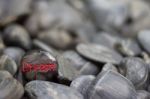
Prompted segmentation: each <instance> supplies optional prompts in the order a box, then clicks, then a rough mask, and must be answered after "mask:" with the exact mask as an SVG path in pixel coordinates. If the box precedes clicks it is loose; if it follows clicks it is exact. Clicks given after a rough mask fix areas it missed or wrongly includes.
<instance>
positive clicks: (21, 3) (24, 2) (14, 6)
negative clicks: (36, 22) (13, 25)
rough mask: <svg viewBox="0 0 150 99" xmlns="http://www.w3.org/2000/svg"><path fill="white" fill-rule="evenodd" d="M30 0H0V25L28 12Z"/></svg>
mask: <svg viewBox="0 0 150 99" xmlns="http://www.w3.org/2000/svg"><path fill="white" fill-rule="evenodd" d="M31 1H32V0H11V1H10V0H0V9H1V10H0V25H5V24H7V23H10V22H12V21H14V20H16V19H17V17H18V16H20V15H25V14H27V13H29V12H30V4H31Z"/></svg>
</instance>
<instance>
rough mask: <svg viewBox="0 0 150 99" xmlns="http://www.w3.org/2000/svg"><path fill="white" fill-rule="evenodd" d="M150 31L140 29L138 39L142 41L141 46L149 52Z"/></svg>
mask: <svg viewBox="0 0 150 99" xmlns="http://www.w3.org/2000/svg"><path fill="white" fill-rule="evenodd" d="M149 37H150V31H149V30H143V31H140V32H139V34H138V36H137V39H138V41H139V42H140V44H141V46H142V47H143V48H144V49H145V50H146V51H147V52H148V53H150V43H149V42H150V38H149Z"/></svg>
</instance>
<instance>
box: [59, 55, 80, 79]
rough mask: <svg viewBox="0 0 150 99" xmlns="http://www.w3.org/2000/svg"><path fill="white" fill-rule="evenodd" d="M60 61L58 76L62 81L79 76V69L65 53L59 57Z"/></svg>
mask: <svg viewBox="0 0 150 99" xmlns="http://www.w3.org/2000/svg"><path fill="white" fill-rule="evenodd" d="M57 61H58V67H59V68H58V78H59V79H60V81H62V80H67V81H72V80H73V79H75V78H76V77H77V74H78V70H77V69H76V68H75V67H74V66H72V64H71V62H69V60H67V59H66V58H65V57H64V56H63V55H59V56H58V57H57Z"/></svg>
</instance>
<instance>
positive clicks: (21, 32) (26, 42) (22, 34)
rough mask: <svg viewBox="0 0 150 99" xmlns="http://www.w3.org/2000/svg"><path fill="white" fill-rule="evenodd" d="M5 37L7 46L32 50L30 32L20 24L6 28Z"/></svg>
mask: <svg viewBox="0 0 150 99" xmlns="http://www.w3.org/2000/svg"><path fill="white" fill-rule="evenodd" d="M3 37H4V41H5V42H6V43H7V45H15V46H20V47H22V48H24V49H30V48H31V38H30V36H29V34H28V32H27V31H26V30H25V29H24V28H23V27H22V26H20V25H18V24H12V25H9V26H8V27H6V29H5V31H4V35H3Z"/></svg>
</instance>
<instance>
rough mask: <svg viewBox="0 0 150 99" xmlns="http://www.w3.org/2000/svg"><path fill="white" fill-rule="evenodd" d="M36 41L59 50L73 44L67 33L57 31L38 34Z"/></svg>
mask: <svg viewBox="0 0 150 99" xmlns="http://www.w3.org/2000/svg"><path fill="white" fill-rule="evenodd" d="M38 39H39V40H41V41H43V42H44V43H46V44H48V45H52V46H54V47H56V48H60V49H65V48H67V47H69V46H70V45H71V44H72V43H73V40H72V37H71V36H70V35H69V34H68V33H67V31H65V30H59V29H54V30H48V31H44V32H42V33H39V35H38Z"/></svg>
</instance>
